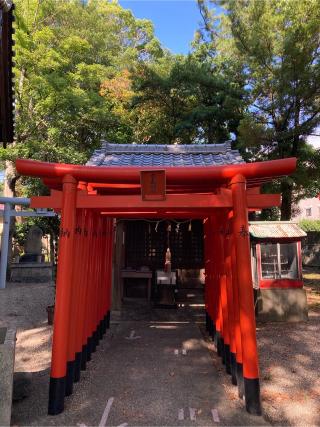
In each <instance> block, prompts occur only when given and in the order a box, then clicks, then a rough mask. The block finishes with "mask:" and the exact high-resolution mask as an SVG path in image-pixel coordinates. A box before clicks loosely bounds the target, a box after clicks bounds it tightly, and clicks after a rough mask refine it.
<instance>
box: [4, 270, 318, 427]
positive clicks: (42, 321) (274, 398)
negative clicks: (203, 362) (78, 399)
mask: <svg viewBox="0 0 320 427" xmlns="http://www.w3.org/2000/svg"><path fill="white" fill-rule="evenodd" d="M319 284H320V275H319V274H316V275H315V276H312V277H311V278H310V280H309V281H308V280H307V289H308V300H309V304H310V308H311V311H309V321H308V322H302V323H291V324H288V323H268V324H259V325H258V327H257V335H258V344H259V353H260V367H261V394H262V402H263V409H264V419H265V421H267V423H271V424H272V425H290V426H301V425H306V426H307V425H308V426H311V425H316V426H317V425H320V379H319V372H320V347H319V342H318V341H319V337H320V304H319V302H320V292H319V290H320V286H319ZM53 291H54V288H53V286H52V284H49V285H48V284H26V285H20V284H11V285H10V286H9V287H8V288H7V289H5V290H0V326H2V325H9V326H15V327H17V328H18V333H17V348H16V365H15V370H16V371H25V372H33V385H32V396H30V397H29V398H27V399H25V401H22V402H18V403H15V404H14V405H13V417H12V422H13V425H24V423H23V422H22V423H21V417H20V415H21V409H22V407H26V406H29V411H31V412H32V410H33V408H32V402H35V405H39V407H40V406H41V405H42V406H43V405H46V401H47V386H48V375H49V366H50V357H51V353H50V347H51V327H49V326H48V325H47V315H46V311H45V309H46V307H47V305H50V304H52V302H53ZM106 340H108V338H106ZM106 342H107V341H106ZM105 345H107V344H105ZM207 348H208V349H209V352H210V355H211V362H212V363H213V368H215V370H216V372H217V379H218V381H219V383H220V384H221V386H222V388H223V389H224V391H225V393H226V396H227V397H228V399H229V401H231V402H232V407H233V408H234V410H235V411H236V412H237V410H238V409H240V410H242V411H243V403H242V402H241V401H239V399H238V397H237V392H236V389H235V387H234V386H232V385H231V384H230V377H229V376H227V375H226V374H225V372H224V367H223V366H222V365H221V362H220V359H219V358H218V357H217V356H216V354H215V352H214V348H213V344H212V343H207ZM96 354H97V356H98V355H99V352H97V353H96ZM98 360H100V356H99V359H98ZM92 363H93V365H92V369H93V370H95V369H97V367H96V368H95V365H94V363H96V362H94V361H93V362H92ZM89 374H90V372H89V371H87V372H86V373H85V374H84V381H89V383H90V376H91V375H89ZM86 378H87V380H86ZM89 383H88V384H89ZM35 410H37V409H36V407H35ZM19 414H20V415H19ZM43 420H44V419H43ZM18 421H19V422H18ZM261 421H263V420H261ZM26 422H27V421H26ZM43 422H44V421H43ZM81 422H82V420H81ZM50 424H51V425H54V423H53V424H52V422H50ZM75 424H76V423H75ZM25 425H27V424H25ZM29 425H30V423H29ZM33 425H42V424H33ZM63 425H66V424H63ZM180 425H183V423H182V424H181V423H180ZM202 425H204V424H202Z"/></svg>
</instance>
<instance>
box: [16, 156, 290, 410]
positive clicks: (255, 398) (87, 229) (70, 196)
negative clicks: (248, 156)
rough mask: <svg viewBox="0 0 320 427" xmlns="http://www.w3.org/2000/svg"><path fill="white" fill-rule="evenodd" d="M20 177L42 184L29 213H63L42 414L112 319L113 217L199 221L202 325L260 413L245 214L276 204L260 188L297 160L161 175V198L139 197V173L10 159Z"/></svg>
mask: <svg viewBox="0 0 320 427" xmlns="http://www.w3.org/2000/svg"><path fill="white" fill-rule="evenodd" d="M16 168H17V171H18V172H19V173H20V174H22V175H27V176H34V177H39V178H41V179H42V180H43V182H44V183H45V184H46V185H47V186H48V187H49V188H51V195H50V196H39V197H33V198H32V199H31V207H34V208H39V207H42V208H48V207H50V208H53V209H56V210H59V211H61V229H60V242H59V258H58V259H59V262H58V271H57V283H56V304H55V318H54V333H53V344H52V362H51V376H50V390H49V410H48V412H49V414H50V415H55V414H59V413H61V412H62V411H63V409H64V398H65V396H68V395H70V394H71V393H72V391H73V383H74V382H77V381H79V379H80V372H81V370H84V369H85V368H86V362H87V361H88V360H90V358H91V353H92V352H94V351H95V349H96V346H97V345H98V343H99V340H100V339H101V338H102V336H103V334H104V333H105V331H106V329H107V328H108V327H109V321H110V301H111V273H112V247H113V228H114V227H113V219H112V218H117V217H120V218H126V217H130V218H141V217H144V218H147V217H152V218H184V217H185V218H203V220H204V224H205V225H204V226H205V236H204V238H205V268H206V285H205V306H206V326H207V329H208V330H209V332H210V334H211V336H212V338H213V339H214V340H215V342H216V345H217V350H218V354H219V355H220V356H221V357H222V361H223V363H224V364H225V366H226V371H227V372H228V373H229V374H231V378H232V383H233V384H235V385H236V384H237V385H238V390H239V396H240V397H241V398H242V397H243V396H244V397H245V403H246V409H247V411H248V412H250V413H252V414H261V404H260V387H259V366H258V353H257V342H256V327H255V314H254V301H253V287H252V277H251V259H250V244H249V230H248V211H249V210H257V209H262V208H266V207H272V206H279V205H280V196H279V195H274V194H260V193H259V188H260V186H261V185H262V184H263V183H265V182H267V181H270V180H272V179H274V178H276V177H280V176H284V175H289V174H291V173H292V172H293V171H294V170H295V168H296V159H295V158H290V159H284V160H274V161H269V162H259V163H244V164H237V165H224V166H201V167H200V166H199V167H196V166H192V167H167V168H152V170H156V169H165V173H166V186H167V188H166V190H167V191H166V192H167V195H166V198H165V200H157V201H155V200H152V201H146V200H142V198H141V195H140V194H141V185H140V173H141V171H142V168H137V167H132V166H130V167H126V168H124V167H99V166H78V165H68V164H55V163H45V162H37V161H33V160H22V159H20V160H17V161H16Z"/></svg>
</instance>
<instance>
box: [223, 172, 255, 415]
mask: <svg viewBox="0 0 320 427" xmlns="http://www.w3.org/2000/svg"><path fill="white" fill-rule="evenodd" d="M230 184H231V191H232V201H233V213H234V217H233V237H234V243H235V253H236V270H237V279H238V291H239V315H240V328H241V341H242V359H243V377H244V394H245V402H246V409H247V411H248V412H249V413H251V414H255V415H261V403H260V385H259V362H258V351H257V340H256V322H255V313H254V299H253V286H252V274H251V258H250V242H249V226H248V209H247V205H246V180H245V178H244V177H243V176H242V175H236V176H234V177H233V178H232V180H231V183H230Z"/></svg>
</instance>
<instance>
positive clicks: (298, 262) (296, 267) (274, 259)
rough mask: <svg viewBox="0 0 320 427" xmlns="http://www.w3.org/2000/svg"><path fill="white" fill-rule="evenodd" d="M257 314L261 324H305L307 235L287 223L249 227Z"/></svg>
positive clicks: (267, 223)
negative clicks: (303, 248)
mask: <svg viewBox="0 0 320 427" xmlns="http://www.w3.org/2000/svg"><path fill="white" fill-rule="evenodd" d="M249 231H250V240H251V267H252V278H253V285H254V288H255V289H256V294H257V304H256V314H257V316H258V318H259V319H261V320H273V321H276V320H292V321H297V320H306V319H307V317H308V314H307V299H306V293H305V291H304V289H303V280H302V256H301V240H302V239H303V238H304V237H306V233H305V232H304V231H303V230H302V229H301V228H300V227H299V226H298V225H297V224H295V223H293V222H288V221H272V222H267V221H261V222H259V221H253V222H250V223H249Z"/></svg>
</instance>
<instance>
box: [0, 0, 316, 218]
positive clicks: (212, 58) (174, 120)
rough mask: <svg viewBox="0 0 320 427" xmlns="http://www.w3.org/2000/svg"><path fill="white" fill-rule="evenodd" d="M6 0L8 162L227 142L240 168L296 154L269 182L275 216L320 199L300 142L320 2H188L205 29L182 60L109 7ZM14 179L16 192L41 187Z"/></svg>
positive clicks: (310, 93)
mask: <svg viewBox="0 0 320 427" xmlns="http://www.w3.org/2000/svg"><path fill="white" fill-rule="evenodd" d="M15 3H16V36H15V38H16V66H15V75H16V94H17V99H16V142H15V144H12V146H10V147H9V148H8V149H6V150H3V149H2V150H0V160H1V159H2V160H6V161H7V165H8V164H9V163H8V161H10V160H11V161H12V160H14V159H15V158H17V157H27V158H33V159H41V160H45V161H58V162H70V163H84V162H86V161H87V159H88V158H89V157H90V155H91V153H92V151H93V150H94V149H95V148H97V147H98V146H99V144H100V141H101V140H103V139H104V140H108V141H110V142H114V143H131V142H136V143H144V144H148V143H158V144H165V143H166V144H171V143H186V144H192V143H197V144H201V143H209V144H211V143H219V142H224V141H225V140H227V139H232V141H233V145H234V146H236V147H238V148H240V150H241V152H242V154H243V156H244V157H245V158H246V160H247V161H255V160H265V159H277V158H284V157H290V156H296V157H298V159H299V162H298V170H297V172H296V173H295V174H294V175H293V176H292V177H289V178H284V179H281V180H280V179H279V180H278V181H276V182H275V183H274V184H273V187H274V188H272V190H276V191H281V193H282V208H281V217H282V219H288V218H290V216H291V214H292V206H293V205H294V203H295V202H297V201H298V200H299V198H302V197H305V196H314V195H315V194H317V193H318V192H320V184H319V182H320V180H319V170H320V167H319V166H320V154H319V152H318V151H317V150H315V149H314V148H313V147H312V146H310V145H309V144H308V143H307V137H308V135H309V134H312V133H314V132H315V129H316V128H317V126H319V121H320V118H319V108H320V107H319V90H320V89H319V82H320V66H319V43H320V41H319V40H320V35H319V21H320V19H319V18H320V16H319V14H320V0H301V1H300V2H296V1H294V0H215V1H207V0H198V5H199V10H200V12H201V15H202V18H203V24H202V25H201V26H200V27H199V29H198V31H197V33H196V36H195V39H194V40H193V48H192V52H191V53H190V54H189V55H174V54H172V53H170V52H169V51H168V50H166V49H165V48H164V47H163V46H161V44H160V42H159V41H158V40H157V39H156V37H155V35H154V30H153V25H152V23H151V22H150V21H147V20H141V19H137V18H135V17H134V16H133V15H132V13H131V12H130V11H129V10H126V9H123V8H122V7H121V6H120V5H119V4H118V2H117V1H116V0H113V1H107V0H88V1H82V0H65V1H63V2H62V1H58V2H57V1H55V0H46V1H45V2H43V1H41V0H16V2H15ZM215 6H219V11H221V10H223V12H224V13H223V14H220V15H219V14H218V13H217V12H216V11H215V9H214V7H215ZM7 169H8V168H7ZM8 170H9V169H8ZM11 173H12V180H11V183H12V188H14V187H15V184H16V182H17V178H18V177H17V176H16V175H15V172H14V170H12V171H11ZM7 176H8V175H7ZM18 182H21V183H23V186H20V191H21V193H23V194H25V195H28V194H31V193H32V194H35V193H40V192H43V191H44V189H43V188H42V187H39V184H36V183H35V181H34V180H31V179H28V178H23V180H19V181H18ZM269 189H270V190H271V188H269Z"/></svg>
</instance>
